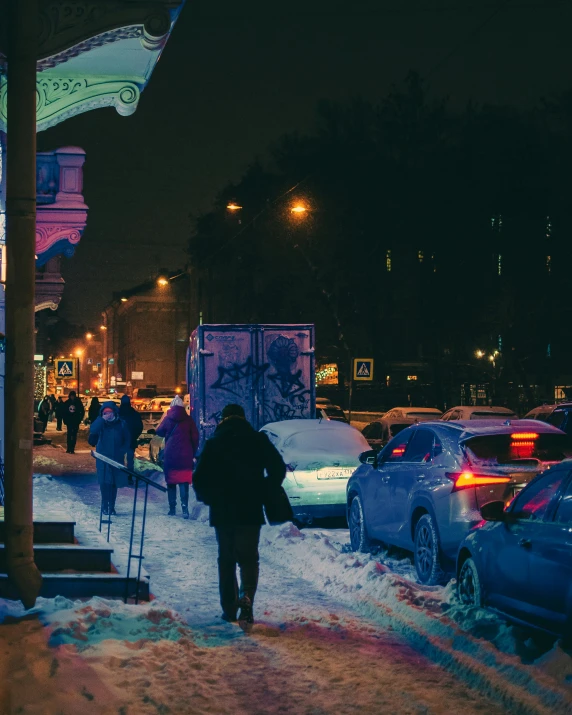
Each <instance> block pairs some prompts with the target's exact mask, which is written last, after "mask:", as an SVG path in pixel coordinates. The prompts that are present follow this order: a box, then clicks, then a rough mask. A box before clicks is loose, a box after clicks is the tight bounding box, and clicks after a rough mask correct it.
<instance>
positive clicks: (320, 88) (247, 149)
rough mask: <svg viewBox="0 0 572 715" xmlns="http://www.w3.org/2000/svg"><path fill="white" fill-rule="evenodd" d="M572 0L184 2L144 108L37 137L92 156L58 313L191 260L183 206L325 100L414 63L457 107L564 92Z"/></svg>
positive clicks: (92, 317) (95, 318) (93, 309)
mask: <svg viewBox="0 0 572 715" xmlns="http://www.w3.org/2000/svg"><path fill="white" fill-rule="evenodd" d="M571 26H572V3H571V2H568V1H563V2H551V1H550V0H530V1H529V2H528V1H527V2H519V1H518V0H515V1H514V2H506V1H504V2H503V1H499V0H497V2H492V0H467V1H466V2H463V3H460V2H458V0H420V1H412V0H351V2H350V1H349V0H346V2H340V1H339V0H338V1H336V0H289V2H288V3H284V4H280V5H279V4H278V3H269V2H268V0H243V2H241V3H236V2H230V0H195V1H194V2H193V1H192V0H187V5H186V7H185V8H184V10H183V13H182V15H181V17H180V19H179V22H178V23H177V25H176V27H175V29H174V32H173V34H172V36H171V39H170V40H169V42H168V44H167V46H166V49H165V51H164V53H163V55H162V57H161V60H160V62H159V64H158V65H157V67H156V69H155V72H154V74H153V75H152V77H151V81H150V83H149V85H148V87H147V89H146V90H145V91H144V93H143V95H142V97H141V101H140V104H139V108H138V110H137V112H136V113H135V114H134V115H133V116H131V117H120V116H119V115H118V114H117V113H116V112H115V110H112V109H100V110H96V111H92V112H88V113H86V114H83V115H80V116H79V117H75V118H74V119H71V120H68V121H66V122H64V123H63V124H60V125H59V126H57V127H54V128H53V129H50V130H48V131H45V132H42V133H40V134H39V135H38V150H39V151H44V150H48V149H54V148H56V147H58V146H65V145H78V146H81V147H83V148H84V149H85V150H86V152H87V157H86V163H85V167H84V195H85V199H86V203H87V204H88V206H89V208H90V211H89V214H88V223H87V228H86V230H85V233H84V235H83V238H82V240H81V243H80V245H79V247H78V249H77V251H76V254H75V256H74V257H73V258H72V259H64V263H63V275H64V278H65V280H66V283H67V285H66V290H65V293H64V298H63V301H62V304H61V308H60V314H61V315H62V317H65V318H66V319H68V320H70V321H72V322H82V323H84V324H85V325H86V327H88V328H91V327H96V326H97V325H98V324H99V322H100V312H101V309H102V308H103V306H104V305H105V304H106V303H107V302H108V301H109V300H110V299H111V294H112V291H115V290H121V289H123V288H128V287H130V286H133V285H136V284H137V283H139V282H142V281H143V280H146V279H147V278H148V277H149V276H150V275H151V274H154V273H156V271H157V269H158V268H159V267H163V266H164V267H167V268H169V269H172V270H174V269H176V268H178V267H180V266H182V265H184V263H185V260H186V258H185V253H184V251H185V247H186V243H187V240H188V236H189V233H190V230H191V217H192V215H195V216H196V215H199V214H200V213H202V212H205V211H207V210H208V209H209V207H210V204H211V202H212V200H213V198H214V196H215V195H216V193H217V192H218V191H219V190H220V189H221V188H222V187H223V186H224V185H225V184H226V183H227V182H228V181H230V180H237V179H238V178H239V177H240V176H241V174H242V173H243V171H244V169H245V168H246V166H247V165H248V163H250V162H251V161H252V160H253V159H254V158H255V157H256V156H260V157H261V158H263V157H264V155H265V152H266V149H267V147H268V146H269V144H271V143H272V142H273V141H274V140H275V139H277V138H278V137H279V136H280V135H281V134H283V133H284V132H288V131H293V130H300V131H304V130H307V129H309V128H311V126H312V122H313V117H314V109H315V106H316V103H317V101H318V100H319V99H322V98H328V99H339V100H342V99H346V98H351V97H357V96H362V97H365V98H367V99H370V100H374V101H376V100H378V99H380V98H382V97H383V96H384V95H385V94H386V93H387V91H388V89H389V87H390V85H391V84H392V83H396V82H400V81H401V80H403V79H404V77H405V76H406V74H407V72H408V71H409V70H411V69H413V70H417V71H418V72H419V73H420V74H422V75H423V76H428V77H429V83H430V89H431V91H432V93H433V94H434V95H435V96H445V95H448V96H449V97H450V98H451V102H452V103H453V104H454V105H458V106H462V105H464V104H465V103H466V102H467V101H468V100H469V99H474V100H476V101H478V102H489V103H498V104H509V105H514V106H519V107H527V106H530V105H532V104H534V103H535V102H537V101H538V99H539V98H540V97H542V96H549V95H551V94H553V93H556V92H560V91H564V90H566V89H569V88H571V87H572V62H571V61H570V43H569V28H570V27H571Z"/></svg>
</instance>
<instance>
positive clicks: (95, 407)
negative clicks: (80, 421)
mask: <svg viewBox="0 0 572 715" xmlns="http://www.w3.org/2000/svg"><path fill="white" fill-rule="evenodd" d="M100 412H101V402H100V401H99V398H98V397H92V398H91V402H90V403H89V409H88V411H87V419H88V420H89V422H90V424H92V423H93V422H95V420H96V419H97V418H98V417H99V413H100Z"/></svg>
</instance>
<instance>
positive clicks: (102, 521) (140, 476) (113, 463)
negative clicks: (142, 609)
mask: <svg viewBox="0 0 572 715" xmlns="http://www.w3.org/2000/svg"><path fill="white" fill-rule="evenodd" d="M91 456H92V457H94V458H95V459H99V460H100V461H101V462H105V463H106V464H109V465H110V466H111V467H113V468H114V469H118V470H119V471H121V472H125V473H126V474H129V475H130V476H132V477H134V478H135V493H134V495H133V514H132V516H131V536H130V538H129V555H128V557H127V577H126V580H125V597H124V599H123V600H124V601H125V603H127V600H128V598H129V576H130V575H131V559H137V560H138V561H139V568H138V569H137V585H136V588H135V603H139V582H140V580H141V568H142V563H141V562H142V561H143V558H144V557H143V540H144V538H145V521H146V519H147V498H148V496H149V487H155V489H158V490H159V491H160V492H166V491H167V488H166V487H164V486H162V485H161V484H157V483H156V482H154V481H153V480H152V479H149V478H148V477H145V476H143V474H139V472H134V471H132V470H131V469H127V467H125V466H124V465H123V464H121V463H120V462H116V461H114V460H113V459H110V458H109V457H106V456H104V455H103V454H99V452H95V451H93V450H92V452H91ZM139 482H143V483H144V484H145V501H144V502H143V519H142V524H141V541H140V544H139V553H138V554H134V553H133V536H134V533H135V517H136V515H137V493H138V490H139ZM111 523H112V522H111V513H109V515H108V517H107V519H103V499H102V500H101V506H100V509H99V531H100V533H101V525H102V524H107V541H108V542H109V532H110V529H111Z"/></svg>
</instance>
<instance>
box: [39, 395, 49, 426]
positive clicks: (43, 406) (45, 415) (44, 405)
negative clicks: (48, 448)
mask: <svg viewBox="0 0 572 715" xmlns="http://www.w3.org/2000/svg"><path fill="white" fill-rule="evenodd" d="M51 411H52V403H51V402H50V398H49V397H48V396H47V395H46V396H45V397H44V399H43V400H42V401H41V402H40V404H39V405H38V419H39V420H40V422H41V423H42V432H45V431H46V429H47V426H48V420H49V419H50V413H51Z"/></svg>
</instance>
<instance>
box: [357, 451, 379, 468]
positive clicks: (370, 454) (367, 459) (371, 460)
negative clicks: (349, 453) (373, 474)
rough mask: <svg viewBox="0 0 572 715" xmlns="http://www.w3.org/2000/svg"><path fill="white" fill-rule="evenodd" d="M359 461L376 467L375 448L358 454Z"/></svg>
mask: <svg viewBox="0 0 572 715" xmlns="http://www.w3.org/2000/svg"><path fill="white" fill-rule="evenodd" d="M359 461H360V462H361V463H362V464H371V466H372V467H377V452H376V451H375V449H368V450H367V452H362V453H361V454H360V456H359Z"/></svg>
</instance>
